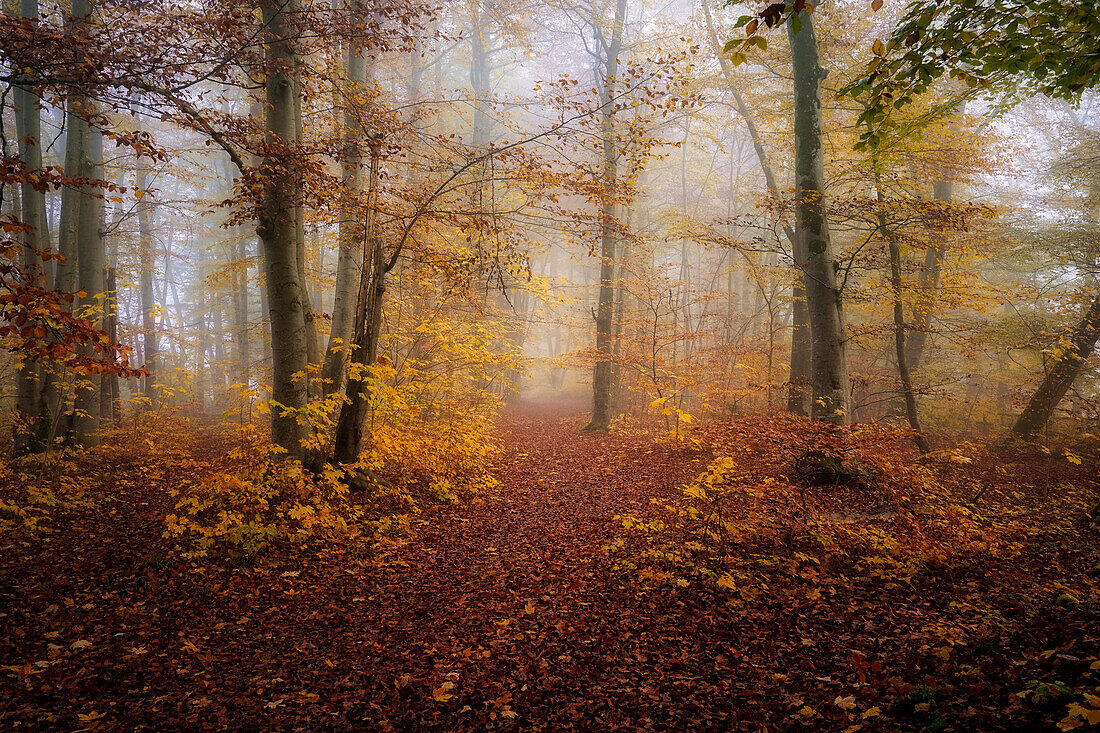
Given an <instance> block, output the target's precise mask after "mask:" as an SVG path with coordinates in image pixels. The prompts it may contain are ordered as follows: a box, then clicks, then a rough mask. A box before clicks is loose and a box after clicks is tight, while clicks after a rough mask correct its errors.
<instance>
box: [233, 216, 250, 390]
mask: <svg viewBox="0 0 1100 733" xmlns="http://www.w3.org/2000/svg"><path fill="white" fill-rule="evenodd" d="M248 240H249V237H246V236H244V232H243V231H241V232H239V236H238V239H237V263H238V267H237V268H234V269H235V271H236V273H237V283H236V287H235V288H234V308H233V320H234V324H233V325H234V328H233V330H234V333H235V338H236V341H237V378H238V379H239V380H240V381H241V383H242V384H245V385H250V384H251V382H252V350H251V348H250V345H249V338H250V334H249V328H248V325H249V324H248Z"/></svg>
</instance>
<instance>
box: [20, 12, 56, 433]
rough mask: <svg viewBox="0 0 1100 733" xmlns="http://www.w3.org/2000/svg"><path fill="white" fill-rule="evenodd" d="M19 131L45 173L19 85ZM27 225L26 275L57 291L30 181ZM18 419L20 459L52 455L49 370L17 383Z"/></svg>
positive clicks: (36, 117)
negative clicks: (49, 450) (45, 257)
mask: <svg viewBox="0 0 1100 733" xmlns="http://www.w3.org/2000/svg"><path fill="white" fill-rule="evenodd" d="M20 15H21V16H22V17H23V18H24V19H27V20H29V21H31V22H36V21H37V18H38V0H22V2H21V4H20ZM14 86H15V90H14V92H15V94H14V98H15V99H14V101H15V130H16V137H18V143H19V157H20V158H21V159H22V161H23V164H24V165H25V166H26V168H27V171H28V172H33V171H40V170H41V169H42V146H41V140H42V118H41V115H40V114H39V111H38V99H37V97H36V96H35V95H34V94H32V93H31V92H30V91H29V90H28V89H27V88H25V87H23V86H20V85H19V83H18V82H16V83H15V85H14ZM20 204H21V208H22V219H23V223H24V224H25V225H26V226H27V231H26V233H25V234H24V235H23V271H24V273H25V274H26V275H27V276H28V277H30V278H33V279H34V280H35V281H36V282H38V283H40V284H42V285H43V286H45V287H53V277H52V274H53V270H52V263H51V262H49V261H47V260H43V259H42V255H43V253H44V252H45V251H46V250H47V249H49V247H50V227H49V222H48V221H47V219H46V196H45V194H43V193H42V192H41V191H36V190H35V188H34V186H33V185H32V184H31V182H30V181H24V182H23V183H22V185H21V187H20ZM16 381H17V396H16V413H17V414H16V419H15V423H14V435H13V448H14V451H15V454H16V455H24V454H27V453H37V452H40V451H43V450H45V449H46V447H47V446H48V444H49V438H50V411H49V408H48V405H47V402H46V399H45V397H46V395H47V394H48V393H49V392H50V391H51V389H50V384H51V383H52V382H53V379H52V371H51V369H50V366H49V364H45V363H40V362H32V361H24V362H23V363H22V364H21V365H20V368H19V372H18V375H17V378H16Z"/></svg>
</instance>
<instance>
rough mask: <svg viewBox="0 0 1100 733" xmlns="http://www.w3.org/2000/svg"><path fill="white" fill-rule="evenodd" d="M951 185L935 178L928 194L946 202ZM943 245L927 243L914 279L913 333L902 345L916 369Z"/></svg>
mask: <svg viewBox="0 0 1100 733" xmlns="http://www.w3.org/2000/svg"><path fill="white" fill-rule="evenodd" d="M953 188H954V186H953V185H952V183H951V181H946V180H945V181H936V182H935V183H934V184H933V186H932V192H933V193H932V195H933V198H935V200H936V201H943V202H947V203H949V202H950V201H951V199H952V190H953ZM933 236H937V233H933ZM946 254H947V247H946V246H945V245H944V243H943V241H942V239H941V240H940V241H937V242H935V243H933V244H931V245H930V246H929V247H928V249H927V250H926V251H925V253H924V266H923V267H922V268H921V271H920V278H919V279H918V281H917V302H916V303H915V304H914V306H913V334H912V336H911V337H910V339H909V344H908V346H907V347H906V358H907V359H908V361H909V366H910V367H911V368H913V369H916V368H917V367H918V366H919V365H920V362H921V357H923V356H924V346H925V344H926V343H927V342H928V329H929V321H930V318H931V315H932V303H933V301H934V300H935V297H936V291H937V290H938V289H939V286H940V275H941V274H942V273H943V258H944V255H946Z"/></svg>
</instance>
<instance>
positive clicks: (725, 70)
mask: <svg viewBox="0 0 1100 733" xmlns="http://www.w3.org/2000/svg"><path fill="white" fill-rule="evenodd" d="M703 15H704V16H705V18H706V21H707V32H708V34H709V35H710V42H711V46H712V47H713V48H714V53H715V55H716V56H717V57H718V63H719V65H720V66H721V67H722V74H723V75H724V76H725V77H726V86H727V88H728V89H729V91H730V93H731V94H732V95H733V101H734V104H735V106H736V107H737V112H738V114H740V115H741V118H742V119H743V120H744V121H745V127H746V128H747V129H748V132H749V139H750V140H752V147H753V151H754V152H755V153H756V159H757V161H759V163H760V170H761V171H762V172H763V174H764V182H765V183H766V184H767V186H768V195H769V196H771V197H773V198H776V197H778V196H779V185H778V183H777V180H776V177H775V172H774V171H773V170H772V167H771V163H770V162H768V156H767V153H766V151H765V149H764V138H763V136H762V135H761V134H760V131H759V130H758V129H757V127H756V122H755V120H754V119H753V118H752V115H751V114H750V112H749V108H748V105H747V104H745V100H744V98H743V97H742V96H741V91H740V90H739V89H738V88H737V84H736V83H735V81H734V77H733V66H732V65H731V64H730V60H729V58H728V57H727V56H726V54H725V52H724V51H723V50H722V44H721V43H720V42H719V40H718V32H717V30H716V29H715V27H714V17H713V16H712V15H711V11H710V0H703ZM779 224H780V226H781V227H782V228H783V233H784V234H785V235H786V237H787V241H788V242H789V243H790V245H791V256H792V258H793V259H794V263H795V267H796V268H798V274H797V278H796V281H795V283H794V286H793V287H792V289H791V301H792V305H791V310H792V324H791V369H790V378H789V380H788V382H789V389H788V393H787V409H788V410H789V411H791V412H794V413H796V414H799V415H809V414H810V409H809V408H810V355H811V338H810V323H809V313H808V312H807V310H806V282H805V280H806V275H805V269H804V263H805V252H804V250H805V246H804V244H803V243H802V240H801V239H800V238H799V237H798V236H797V232H796V231H795V230H794V228H793V227H791V225H790V224H789V223H788V222H787V221H785V218H781V219H780V221H779Z"/></svg>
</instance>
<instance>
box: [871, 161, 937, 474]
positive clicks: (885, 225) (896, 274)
mask: <svg viewBox="0 0 1100 733" xmlns="http://www.w3.org/2000/svg"><path fill="white" fill-rule="evenodd" d="M871 165H872V167H873V168H874V176H875V197H876V199H877V201H878V205H879V209H878V227H879V231H881V232H882V233H883V235H884V236H885V237H886V248H887V250H888V254H889V257H890V289H891V291H892V292H893V295H894V353H895V354H896V355H897V360H898V377H900V378H901V392H902V396H903V397H904V398H905V416H906V418H907V419H908V420H909V427H911V428H912V429H913V432H914V433H915V435H914V436H913V441H914V442H915V443H916V444H917V448H918V449H919V450H920V452H921V453H927V452H929V451H930V450H932V448H931V446H930V445H929V444H928V438H927V437H926V436H925V435H924V431H923V430H922V429H921V425H920V416H919V415H918V414H917V394H916V392H915V391H914V389H913V380H912V378H911V377H910V375H909V361H908V357H907V356H906V350H905V305H904V303H903V302H902V288H901V248H900V247H899V246H898V238H897V235H896V234H895V232H894V230H893V229H891V228H890V225H889V222H888V221H887V218H886V209H885V208H884V206H885V200H886V199H885V196H884V195H883V192H882V177H881V176H880V175H879V172H878V164H877V161H875V160H874V159H873V158H872V161H871Z"/></svg>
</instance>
